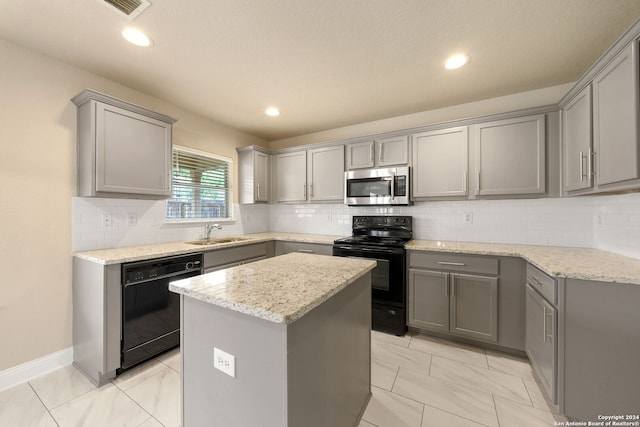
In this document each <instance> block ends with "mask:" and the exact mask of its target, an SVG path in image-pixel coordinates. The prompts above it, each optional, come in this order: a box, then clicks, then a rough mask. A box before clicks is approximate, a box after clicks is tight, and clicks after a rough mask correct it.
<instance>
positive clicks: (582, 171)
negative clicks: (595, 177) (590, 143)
mask: <svg viewBox="0 0 640 427" xmlns="http://www.w3.org/2000/svg"><path fill="white" fill-rule="evenodd" d="M578 154H580V182H583V181H584V152H583V151H581V152H580V153H578Z"/></svg>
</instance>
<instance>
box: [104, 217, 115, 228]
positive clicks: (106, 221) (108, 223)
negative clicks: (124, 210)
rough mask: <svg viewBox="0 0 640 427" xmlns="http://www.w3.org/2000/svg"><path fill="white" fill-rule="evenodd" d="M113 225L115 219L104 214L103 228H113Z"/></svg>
mask: <svg viewBox="0 0 640 427" xmlns="http://www.w3.org/2000/svg"><path fill="white" fill-rule="evenodd" d="M112 225H113V218H112V217H111V214H102V228H111V226H112Z"/></svg>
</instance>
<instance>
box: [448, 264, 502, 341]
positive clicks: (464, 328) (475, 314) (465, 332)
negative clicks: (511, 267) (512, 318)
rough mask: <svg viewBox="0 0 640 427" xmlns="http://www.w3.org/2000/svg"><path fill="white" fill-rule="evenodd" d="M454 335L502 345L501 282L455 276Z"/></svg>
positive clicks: (451, 328) (453, 292) (470, 276)
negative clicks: (499, 308) (499, 283)
mask: <svg viewBox="0 0 640 427" xmlns="http://www.w3.org/2000/svg"><path fill="white" fill-rule="evenodd" d="M450 301H451V308H450V320H449V322H450V331H451V332H452V333H455V334H456V335H462V336H466V337H471V338H477V339H481V340H484V341H493V342H497V341H498V279H497V278H495V277H484V276H472V275H466V274H452V275H451V300H450Z"/></svg>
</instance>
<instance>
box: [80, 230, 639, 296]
mask: <svg viewBox="0 0 640 427" xmlns="http://www.w3.org/2000/svg"><path fill="white" fill-rule="evenodd" d="M225 237H227V236H225ZM239 237H242V239H243V240H241V241H237V242H228V243H218V244H215V245H205V246H198V245H191V244H188V243H185V242H173V243H160V244H155V245H143V246H129V247H123V248H115V249H102V250H97V251H86V252H76V253H74V256H76V257H78V258H82V259H86V260H88V261H92V262H95V263H99V264H105V265H108V264H119V263H123V262H131V261H141V260H145V259H150V258H159V257H164V256H173V255H182V254H188V253H196V252H206V251H212V250H216V249H225V248H230V247H234V246H242V245H246V244H251V243H260V242H268V241H273V240H281V241H290V242H303V243H319V244H327V245H330V244H333V241H334V240H335V239H337V238H339V237H343V236H330V235H323V234H301V233H277V232H268V233H255V234H245V235H242V236H239ZM407 249H408V250H421V251H434V252H451V253H462V254H471V255H474V254H475V255H493V256H513V257H520V258H524V259H525V260H526V261H527V262H529V263H531V264H533V265H535V266H536V267H538V268H539V269H541V270H542V271H544V272H545V273H547V274H549V275H551V276H555V277H564V278H571V279H584V280H596V281H602V282H613V283H629V284H636V285H640V259H636V258H629V257H625V256H623V255H617V254H614V253H612V252H606V251H601V250H598V249H590V248H572V247H562V246H533V245H516V244H506V243H469V242H443V241H435V240H412V241H411V242H410V243H409V244H408V245H407Z"/></svg>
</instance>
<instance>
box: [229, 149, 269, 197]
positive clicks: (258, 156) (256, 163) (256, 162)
mask: <svg viewBox="0 0 640 427" xmlns="http://www.w3.org/2000/svg"><path fill="white" fill-rule="evenodd" d="M237 151H238V180H239V181H240V182H239V186H238V193H239V195H238V198H239V201H240V203H260V202H268V201H269V185H270V180H269V169H270V168H269V164H270V161H271V156H270V155H269V153H268V151H266V150H263V149H261V148H260V147H255V146H251V147H244V148H239V149H238V150H237Z"/></svg>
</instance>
